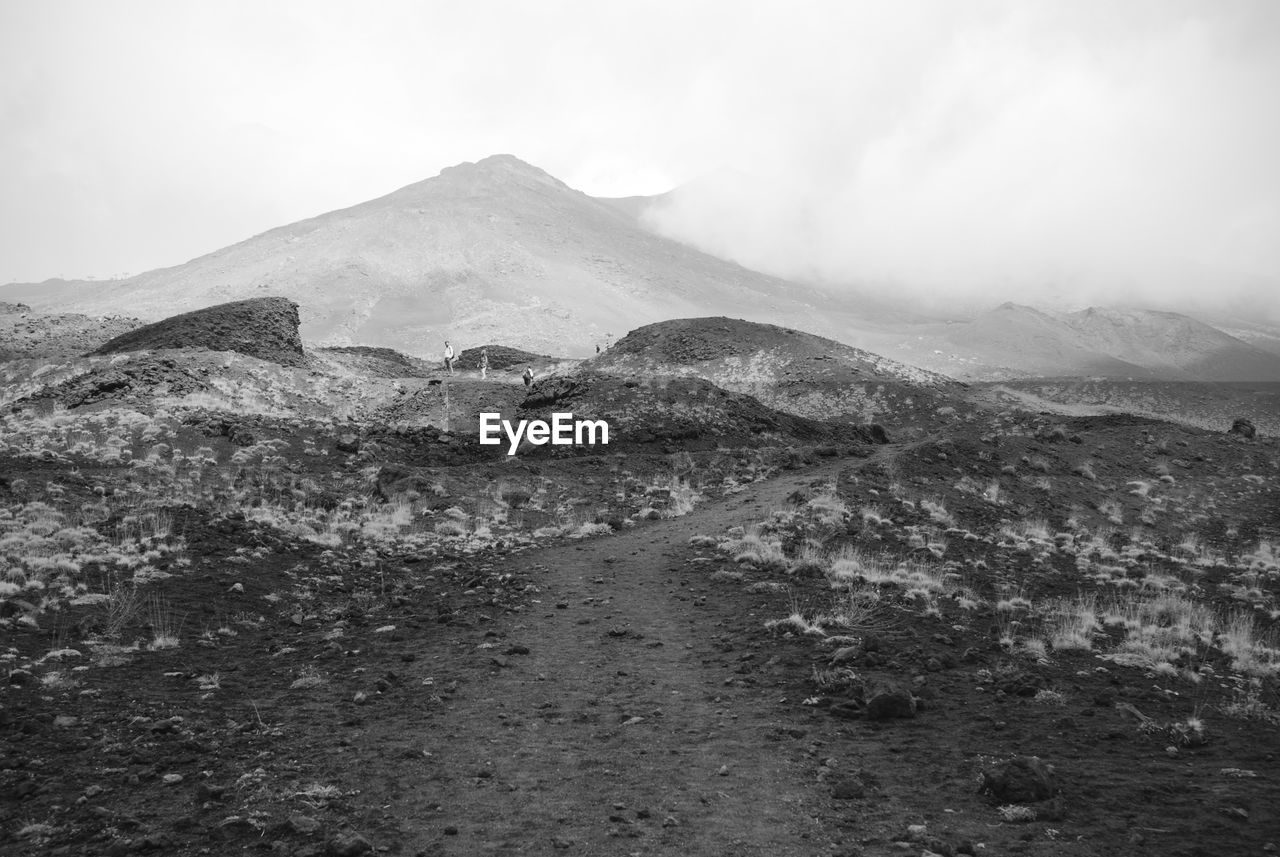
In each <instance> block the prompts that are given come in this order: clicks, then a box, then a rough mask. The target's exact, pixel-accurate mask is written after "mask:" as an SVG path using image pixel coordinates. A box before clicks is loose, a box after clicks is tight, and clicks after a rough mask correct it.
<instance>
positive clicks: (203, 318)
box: [93, 297, 303, 366]
mask: <svg viewBox="0 0 1280 857" xmlns="http://www.w3.org/2000/svg"><path fill="white" fill-rule="evenodd" d="M159 348H204V349H208V350H209V351H236V352H239V353H240V354H246V355H248V356H250V357H256V358H258V359H259V360H268V361H270V362H272V363H279V364H281V365H283V366H301V365H303V353H302V338H301V337H300V336H299V334H298V305H297V304H295V303H294V302H293V301H291V300H289V299H288V298H278V297H271V298H252V299H250V300H247V301H235V302H234V303H228V304H219V305H217V306H212V307H208V308H206V309H199V310H196V311H194V312H188V313H183V314H182V315H175V316H172V317H170V318H166V319H164V320H163V321H158V322H156V323H155V324H148V325H146V326H145V327H140V328H138V329H137V330H133V331H130V332H129V333H126V334H124V335H122V336H117V337H116V338H115V339H112V340H111V341H110V342H107V343H106V344H105V345H103V346H102V347H101V348H99V349H98V350H96V351H94V352H93V353H94V354H119V353H121V352H126V351H149V350H153V349H159Z"/></svg>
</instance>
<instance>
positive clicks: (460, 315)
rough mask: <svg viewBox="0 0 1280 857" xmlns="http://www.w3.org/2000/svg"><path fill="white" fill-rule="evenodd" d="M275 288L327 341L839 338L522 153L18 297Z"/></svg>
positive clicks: (151, 301)
mask: <svg viewBox="0 0 1280 857" xmlns="http://www.w3.org/2000/svg"><path fill="white" fill-rule="evenodd" d="M264 294H271V295H281V296H283V297H287V298H289V299H292V300H294V301H296V302H297V303H298V304H299V307H300V313H301V320H302V336H303V338H304V339H305V340H307V341H308V342H312V343H315V344H319V345H352V344H361V345H375V346H385V347H390V348H395V349H397V350H400V351H403V352H406V353H409V354H413V355H417V356H428V355H435V354H436V353H437V352H438V351H439V350H440V349H441V348H442V347H443V342H444V340H445V339H450V340H452V341H453V342H454V345H455V347H462V348H466V347H470V346H472V345H475V344H478V343H486V342H502V343H505V344H508V345H512V346H515V347H520V348H524V349H526V350H529V351H534V352H537V353H555V354H561V355H568V356H575V355H577V356H584V355H586V354H589V353H594V350H595V345H596V344H604V342H605V339H606V334H612V335H613V336H614V337H615V338H616V337H619V336H621V335H623V334H624V333H625V332H626V331H628V330H630V329H632V328H635V327H637V326H639V325H641V324H645V323H648V322H652V321H657V320H660V319H664V318H671V317H673V316H675V317H678V316H689V315H706V314H709V313H711V314H714V313H717V312H723V313H732V314H734V315H746V316H749V317H752V318H756V319H759V320H777V319H779V318H782V319H785V320H786V321H787V323H790V324H795V325H797V326H801V327H805V328H807V329H813V330H817V331H819V332H825V333H829V334H835V333H837V330H836V328H837V327H838V326H839V322H838V320H835V319H833V318H831V317H830V316H829V315H828V314H825V313H820V312H818V311H817V310H815V309H814V306H815V305H816V304H817V303H818V301H817V299H816V298H815V296H814V294H813V293H810V292H808V291H806V290H805V289H803V288H802V287H799V286H796V285H794V284H791V283H787V282H785V281H782V280H777V279H774V278H772V277H768V276H765V275H763V274H758V273H755V272H751V271H747V270H746V269H743V268H740V267H738V266H736V265H733V264H731V263H728V262H724V261H721V260H719V259H715V258H713V257H711V256H707V255H705V254H703V253H699V252H697V251H695V250H692V249H690V248H688V247H686V246H684V245H682V244H679V243H677V242H675V241H671V240H668V239H666V238H661V237H659V236H657V235H654V234H652V233H650V232H648V231H647V230H645V229H644V228H642V227H641V226H640V225H639V223H638V222H637V220H636V218H635V217H634V216H632V215H629V214H628V213H626V212H625V211H622V210H620V209H619V208H618V207H616V206H614V205H610V204H608V203H606V202H603V201H600V200H596V199H593V198H591V197H588V196H586V195H584V194H582V193H579V192H578V191H575V190H572V189H571V188H569V187H567V186H566V185H564V184H563V183H562V182H560V181H558V180H557V179H555V178H553V177H552V176H550V175H548V174H546V173H545V172H543V171H542V170H539V169H537V168H536V167H532V166H530V165H528V164H525V163H523V162H521V161H519V160H518V159H516V158H513V157H510V156H495V157H492V158H486V159H484V160H482V161H480V162H479V163H475V164H462V165H460V166H456V167H451V168H449V169H446V170H444V171H443V172H442V173H441V174H440V175H439V176H437V177H435V178H432V179H428V180H426V181H423V182H419V183H417V184H413V185H410V186H408V187H405V188H402V189H400V190H398V191H395V192H394V193H391V194H388V195H387V196H384V197H381V198H379V199H375V200H371V201H369V202H366V203H362V204H360V205H357V206H354V207H352V208H348V209H343V210H341V211H334V212H330V213H328V214H323V215H320V216H319V217H315V218H312V219H310V220H304V221H301V222H298V223H293V224H289V225H287V226H282V227H280V228H278V229H273V230H271V231H269V232H265V233H263V234H261V235H257V236H255V237H253V238H250V239H248V240H246V241H243V242H241V243H239V244H236V245H233V246H231V247H227V248H224V249H221V250H217V251H215V252H213V253H210V254H209V255H207V256H202V257H200V258H198V259H194V260H192V261H190V262H188V263H186V264H184V265H179V266H177V267H174V268H167V269H162V270H157V271H151V272H148V273H145V274H141V275H139V276H137V277H133V278H130V279H127V280H120V281H113V282H106V283H102V282H98V283H92V284H68V285H58V286H55V285H52V284H50V285H39V286H20V287H13V286H10V287H5V288H4V289H3V291H0V298H3V299H5V300H22V301H26V302H27V303H30V304H32V306H33V307H35V308H36V309H40V310H43V311H46V312H47V311H52V310H54V309H56V310H57V311H75V312H83V313H87V314H90V315H104V314H107V313H127V314H130V315H136V316H139V317H141V318H144V319H147V320H156V319H159V318H164V317H167V316H170V315H173V314H174V313H178V312H186V311H190V310H194V309H198V308H200V307H206V306H211V305H214V304H219V303H225V302H228V301H235V300H243V299H246V298H251V297H257V296H260V295H264Z"/></svg>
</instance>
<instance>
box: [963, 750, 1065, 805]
mask: <svg viewBox="0 0 1280 857" xmlns="http://www.w3.org/2000/svg"><path fill="white" fill-rule="evenodd" d="M979 791H981V792H982V793H983V794H989V795H991V796H992V797H994V798H995V799H996V800H999V801H1002V802H1003V803H1016V804H1026V803H1036V802H1039V801H1043V800H1048V799H1049V798H1051V797H1053V796H1054V794H1056V793H1057V791H1058V785H1057V781H1056V780H1055V778H1054V775H1053V769H1052V768H1051V767H1049V766H1048V765H1046V764H1045V763H1044V762H1042V761H1040V759H1038V758H1037V757H1035V756H1017V757H1015V758H1013V759H1010V760H1009V761H1007V762H1002V763H1000V764H999V765H995V766H994V767H991V768H988V769H986V770H985V771H983V772H982V788H981V789H980V790H979Z"/></svg>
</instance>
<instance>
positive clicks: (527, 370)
mask: <svg viewBox="0 0 1280 857" xmlns="http://www.w3.org/2000/svg"><path fill="white" fill-rule="evenodd" d="M524 385H525V386H526V387H530V386H532V385H533V367H532V366H526V367H524Z"/></svg>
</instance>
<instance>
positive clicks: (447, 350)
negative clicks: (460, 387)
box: [444, 339, 453, 375]
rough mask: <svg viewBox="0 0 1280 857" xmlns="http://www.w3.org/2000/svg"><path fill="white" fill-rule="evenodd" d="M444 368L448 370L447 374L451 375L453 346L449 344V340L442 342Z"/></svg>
mask: <svg viewBox="0 0 1280 857" xmlns="http://www.w3.org/2000/svg"><path fill="white" fill-rule="evenodd" d="M444 368H446V369H448V370H449V374H450V375H452V374H453V346H452V345H450V344H449V340H447V339H446V340H445V341H444Z"/></svg>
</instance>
